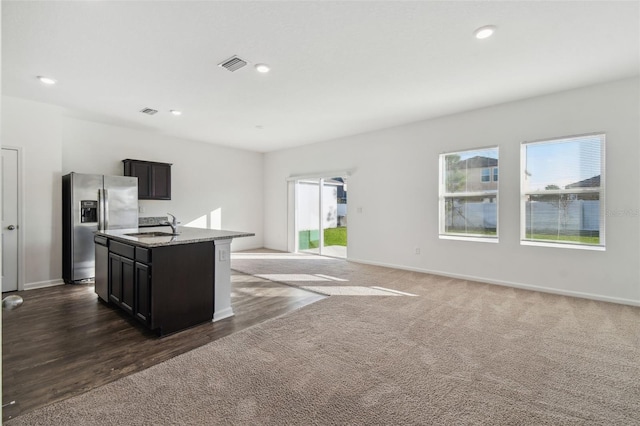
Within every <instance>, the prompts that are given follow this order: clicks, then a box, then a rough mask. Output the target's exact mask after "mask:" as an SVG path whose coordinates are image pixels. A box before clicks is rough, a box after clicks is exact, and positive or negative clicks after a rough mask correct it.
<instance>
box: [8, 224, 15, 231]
mask: <svg viewBox="0 0 640 426" xmlns="http://www.w3.org/2000/svg"><path fill="white" fill-rule="evenodd" d="M7 229H8V230H9V231H13V230H14V229H16V227H15V226H13V225H9V226H7Z"/></svg>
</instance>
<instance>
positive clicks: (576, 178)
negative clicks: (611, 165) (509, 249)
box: [521, 134, 605, 247]
mask: <svg viewBox="0 0 640 426" xmlns="http://www.w3.org/2000/svg"><path fill="white" fill-rule="evenodd" d="M604 142H605V135H604V134H589V135H581V136H571V137H564V138H558V139H552V140H545V141H537V142H525V143H523V144H522V176H521V188H522V189H521V195H522V201H521V212H522V215H521V219H522V224H521V227H522V230H521V234H522V241H523V242H541V243H551V244H563V245H569V246H571V245H574V246H576V245H579V246H594V247H604V211H605V210H604Z"/></svg>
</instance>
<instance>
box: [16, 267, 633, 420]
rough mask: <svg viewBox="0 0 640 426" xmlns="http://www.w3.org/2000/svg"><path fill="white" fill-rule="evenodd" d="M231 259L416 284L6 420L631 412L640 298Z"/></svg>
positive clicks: (312, 311) (315, 312) (358, 280)
mask: <svg viewBox="0 0 640 426" xmlns="http://www.w3.org/2000/svg"><path fill="white" fill-rule="evenodd" d="M243 262H245V261H239V260H234V262H233V263H232V266H233V267H234V269H240V270H242V269H252V268H255V269H256V270H255V271H254V273H257V274H261V275H265V274H275V273H281V274H282V273H286V274H292V275H293V277H294V278H295V279H294V280H292V281H291V282H290V283H292V284H295V285H300V283H301V281H299V280H298V279H299V278H300V277H296V276H295V274H306V275H315V274H320V275H328V276H331V277H335V278H339V279H341V280H347V281H333V280H329V282H326V281H318V282H312V285H314V286H317V287H322V286H323V285H325V286H326V285H328V286H332V285H335V286H342V287H344V286H346V285H353V286H357V287H367V286H379V287H382V288H389V289H392V290H400V291H404V292H411V293H413V294H417V295H418V296H417V297H410V296H401V297H396V296H389V297H384V296H382V297H381V296H331V297H329V298H327V299H325V300H322V301H320V302H317V303H315V304H313V305H309V306H306V307H304V308H302V309H300V310H298V311H295V312H292V313H290V314H287V315H285V316H282V317H279V318H276V319H273V320H270V321H267V322H265V323H262V324H259V325H257V326H254V327H252V328H250V329H247V330H244V331H242V332H239V333H236V334H233V335H231V336H228V337H226V338H223V339H220V340H218V341H215V342H213V343H211V344H208V345H206V346H203V347H201V348H199V349H196V350H194V351H192V352H189V353H186V354H184V355H181V356H178V357H176V358H173V359H171V360H169V361H167V362H164V363H162V364H159V365H157V366H154V367H151V368H149V369H147V370H145V371H142V372H140V373H137V374H134V375H131V376H129V377H126V378H124V379H121V380H119V381H116V382H113V383H111V384H108V385H105V386H102V387H100V388H97V389H94V390H92V391H90V392H87V393H85V394H83V395H80V396H78V397H74V398H71V399H68V400H66V401H62V402H59V403H55V404H52V405H50V406H47V407H44V408H42V409H38V410H36V411H34V412H31V413H27V414H25V415H22V416H20V417H17V418H16V419H13V420H11V421H9V422H7V423H6V424H8V425H23V424H24V425H69V424H82V425H92V424H100V425H107V424H114V425H121V424H199V425H200V424H212V425H213V424H225V425H227V424H241V425H244V424H271V425H283V424H304V425H307V424H355V425H358V424H360V425H365V424H366V425H375V424H380V425H383V424H384V425H390V424H554V425H555V424H576V425H584V424H640V308H634V307H629V306H623V305H614V304H609V303H601V302H595V301H589V300H582V299H576V298H569V297H563V296H555V295H549V294H542V293H536V292H528V291H523V290H516V289H511V288H503V287H498V286H491V285H487V284H480V283H472V282H467V281H461V280H454V279H449V278H443V277H437V276H433V275H428V274H418V273H412V272H406V271H397V270H393V269H388V268H377V267H371V266H365V265H356V264H349V263H348V262H344V261H341V260H330V261H322V262H321V261H318V260H312V259H308V260H296V259H292V260H290V261H287V260H282V259H280V260H277V259H274V260H272V261H268V259H264V260H262V261H261V262H262V263H260V262H257V263H256V262H255V261H254V262H249V261H247V262H249V264H250V265H253V266H249V265H248V264H244V263H243ZM301 262H311V264H312V265H304V264H303V263H301ZM276 263H280V266H279V267H278V265H276ZM291 263H294V264H295V265H297V266H294V265H292V264H291ZM313 264H315V265H316V266H313ZM332 264H333V265H332ZM271 268H273V269H274V270H271ZM367 282H369V284H367ZM303 286H304V285H303Z"/></svg>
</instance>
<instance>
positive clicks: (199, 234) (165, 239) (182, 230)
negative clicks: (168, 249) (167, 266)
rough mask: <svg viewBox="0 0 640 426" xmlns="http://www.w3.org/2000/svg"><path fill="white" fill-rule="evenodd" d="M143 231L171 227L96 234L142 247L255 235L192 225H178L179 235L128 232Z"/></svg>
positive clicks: (160, 230)
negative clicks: (150, 234)
mask: <svg viewBox="0 0 640 426" xmlns="http://www.w3.org/2000/svg"><path fill="white" fill-rule="evenodd" d="M141 232H165V233H170V232H171V229H167V228H166V227H160V228H158V229H156V230H154V229H150V228H144V229H137V228H134V229H113V230H109V231H97V232H96V235H100V236H103V237H107V238H111V239H114V240H116V241H121V242H123V243H127V244H132V245H134V246H140V247H147V248H151V247H161V246H173V245H179V244H192V243H201V242H204V241H215V240H228V239H231V238H241V237H253V236H254V235H255V234H254V233H252V232H236V231H222V230H216V229H202V228H190V227H182V226H181V227H178V235H167V236H144V235H140V236H132V235H127V234H137V233H141Z"/></svg>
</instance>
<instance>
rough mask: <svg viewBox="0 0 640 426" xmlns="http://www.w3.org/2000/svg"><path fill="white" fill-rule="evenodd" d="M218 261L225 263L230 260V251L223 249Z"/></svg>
mask: <svg viewBox="0 0 640 426" xmlns="http://www.w3.org/2000/svg"><path fill="white" fill-rule="evenodd" d="M218 259H219V260H220V262H225V261H227V260H229V251H228V250H226V249H221V250H220V255H219V258H218Z"/></svg>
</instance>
